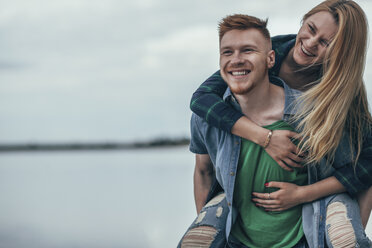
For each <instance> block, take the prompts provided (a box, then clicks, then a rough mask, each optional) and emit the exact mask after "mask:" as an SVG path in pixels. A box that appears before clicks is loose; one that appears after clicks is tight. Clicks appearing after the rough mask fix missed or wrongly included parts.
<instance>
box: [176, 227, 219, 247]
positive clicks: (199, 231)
mask: <svg viewBox="0 0 372 248" xmlns="http://www.w3.org/2000/svg"><path fill="white" fill-rule="evenodd" d="M216 234H217V230H216V229H215V228H213V227H210V226H199V227H196V228H193V229H191V230H189V231H188V232H187V233H186V235H185V237H184V238H183V240H182V243H181V248H194V247H200V248H208V247H210V245H211V243H212V241H213V240H214V237H215V236H216Z"/></svg>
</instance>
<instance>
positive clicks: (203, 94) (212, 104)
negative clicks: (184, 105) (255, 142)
mask: <svg viewBox="0 0 372 248" xmlns="http://www.w3.org/2000/svg"><path fill="white" fill-rule="evenodd" d="M226 88H227V84H226V83H225V81H224V80H223V79H222V77H221V75H220V71H217V72H216V73H214V74H213V75H212V76H211V77H209V78H208V79H207V80H206V81H205V82H204V83H203V84H202V85H200V87H199V88H198V89H197V90H196V91H195V92H194V94H193V95H192V98H191V102H190V108H191V110H192V111H193V112H194V113H195V114H197V115H198V116H200V117H201V118H202V119H204V120H206V121H207V123H208V124H210V125H211V126H214V127H217V128H219V129H222V130H224V131H226V132H231V128H232V127H233V126H234V124H235V122H236V121H237V120H238V119H240V118H241V117H242V116H243V114H242V113H240V112H239V111H237V110H236V109H234V108H233V107H232V106H231V105H228V104H227V103H226V102H224V101H223V99H222V97H223V94H224V93H225V91H226Z"/></svg>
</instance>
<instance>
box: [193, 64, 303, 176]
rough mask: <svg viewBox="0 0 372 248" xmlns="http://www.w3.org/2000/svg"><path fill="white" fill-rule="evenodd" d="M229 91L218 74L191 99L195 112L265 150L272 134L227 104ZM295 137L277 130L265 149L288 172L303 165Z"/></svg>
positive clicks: (290, 133) (292, 133)
mask: <svg viewBox="0 0 372 248" xmlns="http://www.w3.org/2000/svg"><path fill="white" fill-rule="evenodd" d="M226 88H227V84H226V83H225V81H224V80H223V79H222V77H221V75H220V72H219V71H217V72H216V73H214V74H213V75H212V76H211V77H209V78H208V79H207V80H206V81H205V82H204V83H203V84H202V85H201V86H200V87H199V88H198V89H197V90H196V91H195V93H194V94H193V96H192V98H191V103H190V108H191V110H192V111H193V112H194V113H195V114H197V115H198V116H200V117H201V118H203V119H204V120H206V121H207V122H208V124H210V125H212V126H214V127H217V128H220V129H222V130H224V131H226V132H231V133H232V134H235V135H237V136H240V137H242V138H245V139H247V140H250V141H252V142H254V143H256V144H258V145H260V146H263V145H264V143H265V140H266V138H267V135H268V133H269V130H268V129H266V128H263V127H260V126H259V125H257V124H256V123H254V122H252V121H251V120H250V119H248V118H247V117H245V116H244V115H243V114H242V113H241V112H239V111H237V110H236V109H234V108H233V107H232V106H230V105H229V104H227V103H226V102H225V101H223V99H222V97H223V95H224V93H225V91H226ZM295 135H296V133H294V132H291V131H285V130H276V131H274V132H273V135H272V137H271V140H270V142H269V144H268V146H267V147H266V148H265V150H266V152H267V153H268V154H269V155H270V156H271V157H272V158H273V159H274V160H275V161H276V162H277V163H278V164H279V165H280V166H281V167H282V168H283V169H285V170H288V171H291V170H292V169H291V168H290V167H289V166H292V167H299V166H300V165H299V164H298V163H299V162H301V158H299V157H298V156H297V155H296V154H297V152H298V150H297V147H296V146H295V145H294V144H293V143H292V141H291V138H292V137H294V136H295Z"/></svg>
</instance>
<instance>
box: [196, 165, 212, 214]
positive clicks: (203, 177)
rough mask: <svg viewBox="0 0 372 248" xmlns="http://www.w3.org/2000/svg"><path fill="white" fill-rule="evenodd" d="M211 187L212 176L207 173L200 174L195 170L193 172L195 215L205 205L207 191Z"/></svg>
mask: <svg viewBox="0 0 372 248" xmlns="http://www.w3.org/2000/svg"><path fill="white" fill-rule="evenodd" d="M211 185H212V174H211V173H209V172H201V171H198V170H196V169H195V172H194V197H195V205H196V211H197V213H200V211H201V209H202V208H203V206H204V205H205V203H206V200H207V197H208V193H209V190H210V188H211Z"/></svg>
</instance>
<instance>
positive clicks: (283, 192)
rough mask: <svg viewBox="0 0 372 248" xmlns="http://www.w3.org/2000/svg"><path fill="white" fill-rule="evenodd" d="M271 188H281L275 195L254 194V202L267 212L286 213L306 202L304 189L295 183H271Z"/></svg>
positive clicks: (268, 185)
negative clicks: (285, 211)
mask: <svg viewBox="0 0 372 248" xmlns="http://www.w3.org/2000/svg"><path fill="white" fill-rule="evenodd" d="M265 186H266V187H269V188H279V190H277V191H275V192H273V193H270V194H269V193H256V192H253V193H252V201H253V202H254V203H256V205H257V206H258V207H262V208H264V209H265V211H284V210H287V209H289V208H292V207H294V206H297V205H299V204H302V203H304V202H305V195H304V194H303V193H302V187H303V186H298V185H296V184H293V183H284V182H269V183H267V184H265Z"/></svg>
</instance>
